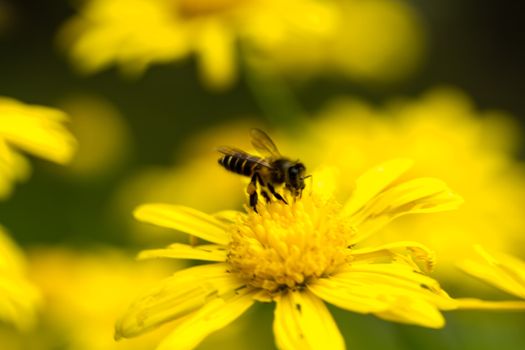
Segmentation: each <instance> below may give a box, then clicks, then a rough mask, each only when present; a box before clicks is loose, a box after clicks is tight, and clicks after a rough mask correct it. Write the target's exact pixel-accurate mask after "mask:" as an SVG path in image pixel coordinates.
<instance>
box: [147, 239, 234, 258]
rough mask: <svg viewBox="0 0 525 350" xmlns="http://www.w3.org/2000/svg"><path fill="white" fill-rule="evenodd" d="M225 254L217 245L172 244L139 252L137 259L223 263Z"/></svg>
mask: <svg viewBox="0 0 525 350" xmlns="http://www.w3.org/2000/svg"><path fill="white" fill-rule="evenodd" d="M226 254H227V251H226V249H225V248H224V247H221V246H218V245H201V246H197V247H192V246H190V245H187V244H181V243H174V244H171V245H170V246H169V247H168V248H166V249H150V250H143V251H142V252H140V254H139V256H138V259H139V260H143V259H154V258H171V259H194V260H206V261H225V260H226Z"/></svg>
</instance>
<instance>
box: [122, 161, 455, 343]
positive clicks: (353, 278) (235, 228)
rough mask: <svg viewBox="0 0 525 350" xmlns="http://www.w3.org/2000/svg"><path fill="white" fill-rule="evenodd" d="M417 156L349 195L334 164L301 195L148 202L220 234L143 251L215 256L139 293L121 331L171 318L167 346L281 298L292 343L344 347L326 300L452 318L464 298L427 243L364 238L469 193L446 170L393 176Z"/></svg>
mask: <svg viewBox="0 0 525 350" xmlns="http://www.w3.org/2000/svg"><path fill="white" fill-rule="evenodd" d="M410 166H411V162H410V161H408V160H404V159H397V160H392V161H389V162H386V163H384V164H381V165H380V166H377V167H375V168H372V169H371V170H369V171H368V172H366V173H365V174H364V175H362V176H361V177H359V178H358V179H357V180H356V182H355V189H354V191H353V193H352V195H351V196H350V197H349V199H348V200H347V201H346V203H345V204H344V205H339V204H338V203H337V202H336V201H335V200H334V199H333V197H332V196H331V195H330V193H329V189H330V188H333V187H334V186H333V183H332V181H333V178H332V177H331V176H330V174H331V172H330V171H328V170H325V171H323V172H322V173H319V174H315V178H316V179H319V181H316V182H315V185H314V186H313V187H312V188H311V189H310V188H307V189H306V190H305V192H304V193H303V196H302V198H301V199H296V200H294V199H293V198H288V202H289V204H288V205H287V204H284V203H282V202H278V201H274V202H271V203H268V204H265V203H259V206H258V213H256V212H254V211H253V210H251V209H249V208H248V209H247V212H246V213H242V212H236V211H225V212H220V213H218V214H216V215H208V214H204V213H202V212H200V211H197V210H195V209H192V208H188V207H182V206H174V205H167V204H146V205H143V206H140V207H139V208H137V210H136V211H135V217H136V218H137V219H138V220H140V221H144V222H149V223H152V224H155V225H158V226H161V227H167V228H171V229H175V230H180V231H183V232H186V233H188V234H190V235H192V236H195V237H197V238H199V239H202V240H204V241H208V242H211V244H202V245H198V246H190V245H185V244H179V243H176V244H173V245H171V246H169V247H167V248H166V249H155V250H146V251H143V252H142V253H141V254H140V255H139V257H140V258H142V259H147V258H160V257H162V258H174V259H194V260H203V261H208V262H212V263H210V264H204V265H198V266H195V267H191V268H188V269H185V270H182V271H179V272H176V273H175V274H174V275H173V276H172V277H170V278H168V279H166V280H164V281H163V282H162V283H161V284H160V285H159V286H158V287H157V288H155V289H153V290H151V291H149V292H148V293H146V294H145V295H144V296H143V297H141V298H139V299H138V300H136V301H135V302H134V303H133V304H132V305H131V306H130V307H129V309H128V311H127V312H126V313H125V314H124V315H123V317H122V318H121V319H120V320H119V321H118V322H117V325H116V333H115V337H116V339H119V338H122V337H126V338H128V337H133V336H137V335H139V334H142V333H144V332H147V331H149V330H151V329H154V328H156V327H158V326H160V325H162V324H164V323H167V322H169V321H174V324H175V328H174V330H173V331H172V332H171V334H170V335H168V336H167V337H166V338H165V339H164V341H163V342H162V343H161V344H160V346H159V349H191V348H194V347H195V346H197V345H198V344H199V343H200V342H201V341H202V340H203V339H204V338H205V337H206V336H207V335H208V334H210V333H212V332H214V331H216V330H219V329H221V328H223V327H225V326H226V325H228V324H229V323H231V322H232V321H234V320H235V319H236V318H237V317H239V316H240V315H241V314H243V313H244V312H245V311H246V310H247V309H249V308H250V306H251V305H252V304H254V302H255V301H262V302H275V303H276V308H275V318H274V326H273V329H274V334H275V337H276V343H277V346H278V347H279V348H280V349H343V348H344V347H345V345H344V340H343V338H342V336H341V334H340V333H339V330H338V328H337V326H336V324H335V322H334V320H333V319H332V316H331V314H330V312H329V311H328V309H327V307H326V306H325V304H324V302H323V300H324V301H326V302H328V303H330V304H334V305H336V306H338V307H341V308H343V309H347V310H350V311H354V312H359V313H372V314H375V315H377V316H378V317H380V318H383V319H386V320H390V321H396V322H404V323H410V324H416V325H420V326H425V327H431V328H440V327H442V326H443V325H444V319H443V316H442V315H441V313H440V312H439V310H440V309H442V310H448V309H455V308H456V302H455V301H454V300H452V299H451V298H449V297H448V295H447V294H446V293H445V292H444V291H443V290H442V289H441V288H440V286H439V284H438V283H437V281H435V280H434V279H432V278H431V277H429V276H427V275H426V274H425V273H424V271H425V270H428V269H430V268H431V267H432V265H433V256H432V253H431V252H430V251H428V250H427V249H426V248H425V247H424V246H423V245H421V244H419V243H415V242H406V241H403V242H396V243H390V244H387V245H381V246H372V247H366V246H361V244H362V243H363V240H364V239H365V238H367V237H368V236H370V235H371V234H373V233H374V232H375V231H377V230H379V229H381V228H382V227H383V226H385V225H386V224H387V223H388V222H390V221H391V220H393V219H395V218H397V217H399V216H404V215H406V214H412V213H428V212H436V211H442V210H450V209H454V208H456V207H457V206H458V205H459V204H460V203H461V198H460V197H458V196H457V195H456V194H454V193H453V192H451V191H450V190H449V189H448V187H447V186H446V185H445V184H444V183H443V182H441V181H439V180H436V179H433V178H418V179H414V180H411V181H406V182H402V183H399V184H393V182H394V181H395V180H396V179H397V178H398V177H399V176H401V175H402V174H403V173H404V172H405V171H406V170H407V169H408V168H409V167H410Z"/></svg>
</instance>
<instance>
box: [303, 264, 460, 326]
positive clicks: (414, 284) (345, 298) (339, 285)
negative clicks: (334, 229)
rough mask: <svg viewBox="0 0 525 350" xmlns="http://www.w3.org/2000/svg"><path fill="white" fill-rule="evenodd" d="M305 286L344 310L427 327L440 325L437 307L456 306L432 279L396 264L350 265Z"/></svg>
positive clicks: (403, 265)
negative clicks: (339, 271) (341, 270)
mask: <svg viewBox="0 0 525 350" xmlns="http://www.w3.org/2000/svg"><path fill="white" fill-rule="evenodd" d="M309 288H310V290H312V292H313V293H314V294H316V295H317V296H319V297H320V298H322V299H324V300H325V301H327V302H329V303H332V304H334V305H336V306H338V307H341V308H343V309H346V310H350V311H354V312H359V313H373V314H375V315H376V316H378V317H380V318H383V319H386V320H389V321H396V322H402V323H411V324H417V325H421V326H425V327H431V328H439V327H442V326H443V325H444V319H443V316H442V315H441V313H440V312H439V309H440V308H442V309H447V310H453V309H456V308H457V302H456V301H455V300H453V299H451V298H450V297H449V296H448V295H447V294H446V293H445V292H444V291H442V290H441V288H440V287H439V284H438V283H437V282H436V281H435V280H433V279H432V278H430V277H428V276H425V275H423V274H421V273H419V272H417V271H413V270H412V269H411V266H409V265H405V264H399V263H389V264H370V263H364V264H356V265H355V266H354V265H353V264H351V265H350V266H349V267H348V268H345V270H344V272H341V273H338V274H336V275H334V276H331V277H329V278H326V279H320V280H318V281H317V282H316V283H313V284H312V285H311V286H309Z"/></svg>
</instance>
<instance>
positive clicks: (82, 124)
mask: <svg viewBox="0 0 525 350" xmlns="http://www.w3.org/2000/svg"><path fill="white" fill-rule="evenodd" d="M60 107H61V108H62V109H63V110H64V111H65V112H66V113H67V114H68V115H70V116H71V131H72V132H73V134H74V135H75V138H76V139H77V140H78V144H79V147H78V150H77V152H76V154H75V158H74V159H73V161H72V162H71V163H70V164H69V166H68V169H67V170H68V171H70V172H71V173H72V174H73V175H75V176H76V177H79V178H84V179H89V180H93V179H96V178H100V177H101V176H104V175H107V174H108V173H111V172H112V171H115V170H116V169H118V168H119V166H122V164H123V163H125V161H126V159H128V158H129V153H130V149H131V131H130V130H129V126H128V125H127V123H126V120H125V119H124V117H123V116H122V114H121V113H120V112H119V111H118V110H117V109H116V108H115V106H113V105H112V104H111V103H110V102H109V101H108V100H105V99H103V98H101V97H99V96H94V95H71V96H68V97H67V98H66V99H64V100H63V101H61V103H60ZM93 135H96V137H93Z"/></svg>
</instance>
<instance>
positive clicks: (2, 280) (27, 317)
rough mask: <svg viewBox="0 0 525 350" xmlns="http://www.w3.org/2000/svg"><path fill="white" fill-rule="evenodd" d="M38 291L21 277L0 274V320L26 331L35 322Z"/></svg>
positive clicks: (6, 272)
mask: <svg viewBox="0 0 525 350" xmlns="http://www.w3.org/2000/svg"><path fill="white" fill-rule="evenodd" d="M40 298H41V297H40V294H39V292H38V290H37V289H36V288H35V287H34V286H33V285H31V284H30V283H29V282H28V281H27V280H26V279H25V278H24V277H23V276H18V275H16V274H10V273H8V271H1V272H0V320H3V321H5V322H7V323H11V324H13V325H15V326H16V327H17V328H18V329H21V330H28V329H29V328H30V327H31V326H33V325H34V323H35V321H36V311H37V308H38V304H39V303H40V301H41V299H40Z"/></svg>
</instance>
